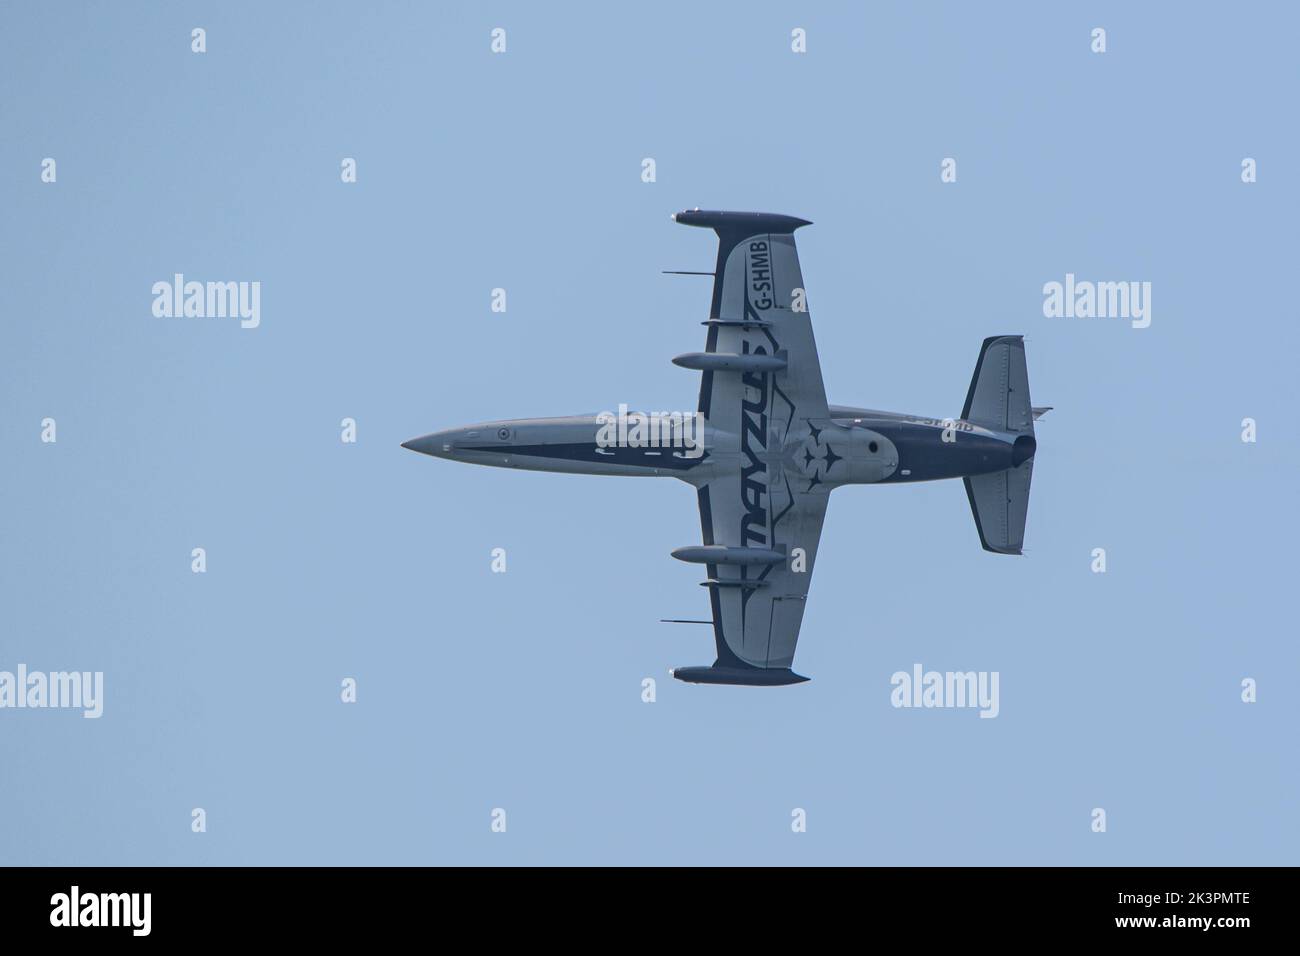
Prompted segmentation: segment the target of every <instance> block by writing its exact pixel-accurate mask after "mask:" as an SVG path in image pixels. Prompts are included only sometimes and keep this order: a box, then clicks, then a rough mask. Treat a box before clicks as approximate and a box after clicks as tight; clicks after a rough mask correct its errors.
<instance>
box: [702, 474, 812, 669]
mask: <svg viewBox="0 0 1300 956" xmlns="http://www.w3.org/2000/svg"><path fill="white" fill-rule="evenodd" d="M780 480H781V487H780V488H779V489H777V490H776V491H773V492H772V493H771V494H770V495H768V496H767V497H768V501H769V505H770V508H769V510H768V512H767V513H768V517H769V522H770V524H769V528H770V532H769V535H768V538H769V541H771V543H772V545H773V546H774V550H778V551H781V550H784V551H785V555H786V560H785V561H784V562H783V563H781V564H769V565H764V566H761V567H757V566H734V565H732V566H727V565H709V566H708V573H709V580H710V581H711V582H716V583H711V584H709V585H708V587H709V597H710V603H711V606H712V609H713V634H714V640H715V642H716V644H717V652H718V660H717V664H716V665H715V666H720V667H736V668H743V667H756V668H764V669H769V668H779V669H787V670H788V669H789V668H790V667H791V665H792V664H793V662H794V649H795V644H796V643H798V640H799V626H800V625H801V624H802V622H803V612H804V604H805V601H806V599H807V597H808V586H809V584H810V583H811V582H812V573H813V566H814V564H815V562H816V559H817V545H818V542H819V541H820V539H821V533H822V521H823V519H824V518H825V516H826V503H827V501H828V500H829V497H830V496H829V495H827V494H816V493H802V492H799V491H797V490H794V488H793V484H792V483H789V482H787V480H786V479H785V477H784V475H782V476H781V479H780ZM737 491H738V489H737V487H736V482H735V480H734V479H730V480H729V479H722V478H719V479H715V480H713V481H712V482H709V483H708V484H707V485H705V486H704V487H702V488H700V490H699V499H700V523H701V525H702V530H703V533H704V543H705V544H722V545H730V546H740V545H741V542H742V541H744V540H746V538H747V536H748V535H747V532H748V531H749V530H750V525H748V524H747V521H748V520H749V519H750V518H752V512H751V511H750V510H748V509H746V508H745V507H744V504H743V502H742V500H741V497H740V495H739V494H737ZM751 544H752V541H751ZM796 549H801V551H802V557H801V556H800V553H799V552H797V551H796ZM796 567H802V568H803V570H795V568H796Z"/></svg>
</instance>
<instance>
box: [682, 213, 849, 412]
mask: <svg viewBox="0 0 1300 956" xmlns="http://www.w3.org/2000/svg"><path fill="white" fill-rule="evenodd" d="M673 219H674V220H676V221H677V222H679V223H683V224H685V225H688V226H705V227H709V228H712V229H713V230H714V231H715V232H716V233H717V234H718V259H717V267H716V268H715V270H714V277H713V301H712V304H711V305H710V307H709V320H708V329H709V331H708V337H707V339H706V345H705V351H706V352H722V353H733V354H740V355H749V354H757V355H770V356H775V355H778V354H779V353H782V352H784V353H785V357H786V363H787V364H786V366H785V368H783V369H781V370H780V371H777V372H775V373H773V374H772V376H771V377H772V378H773V379H774V381H773V388H774V391H775V392H776V396H775V400H774V404H776V405H777V406H778V407H776V408H774V409H772V411H773V413H774V414H777V415H785V414H787V413H788V415H789V417H790V418H795V417H798V418H815V419H824V418H826V417H827V414H828V413H827V410H826V389H825V387H824V386H823V385H822V369H821V363H820V362H818V360H817V343H816V341H815V340H814V339H813V331H812V320H811V318H810V317H809V314H808V305H807V296H806V295H805V294H804V284H803V274H802V272H800V270H799V252H798V250H797V249H796V248H795V244H794V231H795V230H796V229H798V228H799V227H800V226H806V225H809V223H808V221H807V220H806V219H796V218H795V217H793V216H777V215H772V214H769V213H753V212H713V211H708V210H699V209H694V210H688V211H686V212H679V213H677V215H675V216H674V217H673ZM748 378H749V376H745V379H742V377H741V376H739V375H734V374H726V373H723V374H715V373H714V372H712V371H707V370H706V371H704V372H703V377H702V378H701V380H700V404H699V409H700V411H702V412H703V413H704V416H705V418H707V419H709V421H710V422H711V423H712V424H713V425H714V427H716V428H722V429H724V430H726V431H729V432H732V433H733V434H738V433H739V429H740V428H741V425H742V422H741V400H742V397H743V396H742V392H743V390H744V384H743V382H744V381H745V380H747V379H748Z"/></svg>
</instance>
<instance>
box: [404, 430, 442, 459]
mask: <svg viewBox="0 0 1300 956" xmlns="http://www.w3.org/2000/svg"><path fill="white" fill-rule="evenodd" d="M445 444H450V441H449V439H448V438H447V433H446V432H433V433H431V434H428V435H421V436H420V437H419V438H412V439H410V440H408V441H404V442H402V447H403V448H409V449H411V451H418V452H419V453H420V454H421V455H433V456H434V457H436V458H442V457H445V456H446V455H447V452H446V451H444V450H443V446H444V445H445Z"/></svg>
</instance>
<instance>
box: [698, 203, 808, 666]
mask: <svg viewBox="0 0 1300 956" xmlns="http://www.w3.org/2000/svg"><path fill="white" fill-rule="evenodd" d="M674 219H676V221H677V222H679V223H683V224H685V225H692V226H704V227H708V228H712V229H713V230H714V231H715V232H716V233H717V235H718V257H717V266H716V269H715V272H714V281H713V300H712V303H711V306H710V309H709V322H708V329H709V331H708V338H707V342H706V351H707V352H716V353H735V354H739V355H769V356H779V357H783V358H784V359H785V361H786V364H785V367H784V368H781V369H778V370H776V371H756V372H745V373H743V374H742V373H735V372H716V373H715V372H712V371H707V370H706V371H704V372H703V373H702V378H701V381H700V403H699V408H700V411H702V412H703V413H704V415H705V417H706V418H707V419H708V420H709V423H710V424H711V425H712V426H713V427H714V428H715V429H720V430H722V431H724V432H726V433H729V434H731V435H734V436H737V440H738V442H739V449H738V454H739V464H740V467H739V469H738V470H737V471H735V472H732V473H729V474H724V475H722V476H720V477H716V478H713V479H711V480H710V481H708V482H707V483H705V484H704V485H702V486H700V487H699V506H700V522H701V525H702V531H703V537H704V543H705V544H706V545H723V546H726V547H733V548H762V549H770V550H773V551H779V552H783V553H784V555H785V560H784V561H783V562H782V563H777V564H765V565H761V566H760V565H730V564H717V565H715V564H710V565H708V566H707V567H708V576H709V581H708V582H707V586H708V588H709V592H710V601H711V605H712V610H713V627H714V638H715V641H716V643H717V653H718V659H717V661H716V662H715V664H714V665H713V667H711V668H687V669H684V671H685V672H686V673H684V672H683V671H675V672H674V673H675V674H676V676H678V677H681V678H682V679H683V680H698V681H702V682H718V683H741V684H747V683H793V682H795V681H800V680H804V678H802V677H799V676H798V675H796V674H794V673H793V672H792V671H791V670H790V667H791V663H792V662H793V660H794V651H795V644H796V643H797V642H798V639H799V627H800V624H801V623H802V621H803V612H804V603H805V600H806V598H807V596H808V586H809V583H810V582H811V579H812V572H813V565H814V562H815V561H816V556H817V545H818V542H819V540H820V538H821V530H822V520H823V518H824V517H825V514H826V502H827V497H828V496H827V494H826V493H825V489H817V490H816V491H813V492H800V491H798V490H797V488H796V487H795V486H796V485H797V484H798V483H797V482H795V481H793V478H792V476H791V477H788V476H787V475H786V474H785V471H784V468H783V466H782V463H781V455H782V449H783V446H784V443H785V440H786V436H787V434H788V433H791V432H792V431H793V430H794V429H796V428H806V427H807V421H808V420H809V419H813V420H819V421H820V420H823V419H826V418H827V417H828V415H829V413H828V410H827V406H826V391H825V388H824V386H823V384H822V373H821V364H820V363H819V361H818V359H817V343H816V341H815V340H814V338H813V330H812V321H811V318H810V316H809V313H808V310H807V298H806V295H805V293H804V284H803V274H802V272H801V270H800V268H799V254H798V250H797V249H796V248H795V241H794V231H795V230H796V229H798V228H799V227H800V226H805V225H808V223H807V221H806V220H803V219H796V218H794V217H791V216H777V215H770V214H766V213H737V212H712V211H701V210H692V211H688V212H683V213H678V214H677V215H676V216H675V217H674Z"/></svg>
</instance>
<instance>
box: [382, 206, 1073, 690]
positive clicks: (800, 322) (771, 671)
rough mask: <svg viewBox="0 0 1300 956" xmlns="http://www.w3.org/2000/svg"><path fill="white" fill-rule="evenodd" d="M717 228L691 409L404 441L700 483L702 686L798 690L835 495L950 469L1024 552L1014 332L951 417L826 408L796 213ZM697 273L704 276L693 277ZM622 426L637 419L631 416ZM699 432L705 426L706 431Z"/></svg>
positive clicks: (1023, 377)
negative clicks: (809, 607) (706, 648)
mask: <svg viewBox="0 0 1300 956" xmlns="http://www.w3.org/2000/svg"><path fill="white" fill-rule="evenodd" d="M673 219H674V220H676V221H677V222H679V223H682V224H683V225H687V226H703V227H706V228H709V229H712V230H714V232H716V233H717V236H718V258H717V266H716V267H715V270H714V272H713V273H712V275H713V301H712V305H711V306H710V308H709V318H708V319H707V320H706V321H705V322H704V323H702V324H703V325H705V326H706V327H707V329H708V332H707V336H706V339H705V348H704V351H703V352H689V353H687V354H685V355H679V356H677V357H676V358H675V359H673V362H674V363H675V364H677V365H679V366H682V367H683V368H688V369H695V370H697V371H699V372H700V373H701V381H700V398H699V412H698V414H697V415H686V416H682V415H676V416H669V417H668V419H667V423H666V424H665V420H664V419H663V418H661V417H658V416H647V415H631V416H624V415H622V414H620V416H619V420H618V421H617V422H614V421H612V420H611V416H608V415H601V416H582V417H573V418H521V419H513V420H510V421H500V422H486V423H484V424H481V425H470V426H468V427H465V428H454V429H450V430H447V431H440V432H434V433H432V434H429V435H424V436H422V437H420V438H413V439H411V440H410V441H407V442H403V443H402V447H403V448H410V449H411V450H413V451H418V452H421V453H423V454H426V455H433V456H435V457H438V458H450V459H452V460H454V461H463V462H469V463H471V464H477V465H495V466H497V467H504V468H520V469H526V470H533V471H558V472H571V473H576V474H589V475H643V476H655V475H662V476H671V477H674V478H680V479H681V480H682V481H685V482H687V483H688V484H690V485H692V486H694V487H695V489H696V492H697V495H698V499H699V508H700V524H701V529H702V538H703V540H702V543H700V544H696V545H689V546H687V547H682V548H678V549H677V550H676V551H674V552H673V557H675V558H678V559H679V560H682V561H688V562H692V563H694V564H699V565H702V566H703V568H704V570H705V580H704V581H703V582H702V583H703V586H704V587H706V588H707V589H708V594H709V603H710V607H711V609H712V620H711V621H705V622H702V623H711V624H712V625H713V637H714V642H715V643H716V645H717V659H716V660H715V661H714V662H713V663H712V664H711V665H709V666H707V667H679V668H675V669H674V670H673V671H672V674H673V676H674V677H676V678H678V679H679V680H683V681H690V682H693V683H701V684H752V685H768V686H770V685H782V684H795V683H799V682H801V681H805V680H807V679H808V678H806V677H803V676H801V675H799V674H796V673H795V672H794V671H793V670H792V669H791V667H792V664H793V662H794V650H795V643H796V642H797V641H798V639H799V626H800V623H801V622H802V620H803V611H804V602H805V600H806V599H807V596H808V585H809V582H810V581H811V580H812V572H813V567H814V565H815V562H816V557H817V543H818V539H819V538H820V537H821V530H822V520H823V518H824V517H825V514H826V502H827V500H828V499H829V497H830V492H831V491H833V490H834V489H836V488H839V487H841V486H842V485H858V484H886V483H894V482H909V481H933V480H935V479H939V478H961V479H962V481H963V482H964V483H965V486H966V496H967V498H968V499H969V501H970V507H971V513H972V514H973V515H974V517H975V528H976V531H977V532H978V533H979V539H980V543H981V544H982V545H983V546H984V548H985V550H987V551H993V552H997V553H999V554H1020V553H1021V545H1022V543H1023V540H1024V533H1025V514H1026V511H1027V508H1028V505H1029V482H1030V478H1031V476H1032V473H1033V459H1034V452H1035V450H1036V448H1037V444H1036V442H1035V439H1034V420H1035V419H1037V418H1038V417H1039V416H1040V415H1041V414H1043V413H1044V412H1046V411H1047V409H1046V408H1034V407H1033V406H1032V405H1031V404H1030V400H1029V378H1028V374H1027V372H1026V368H1025V347H1024V341H1023V338H1022V337H1021V336H1019V335H997V336H993V337H992V338H987V339H985V340H984V343H983V345H981V346H980V351H979V360H978V362H977V363H976V365H975V374H974V376H973V377H972V379H971V383H970V389H969V391H968V392H967V393H966V404H965V406H964V407H963V408H962V412H961V417H960V418H958V419H933V418H924V417H920V416H917V415H903V414H898V413H895V412H881V411H873V410H871V409H866V408H852V407H848V406H844V405H828V404H827V402H826V391H825V389H824V387H823V386H822V373H821V365H820V363H819V362H818V359H817V346H816V343H815V342H814V340H813V330H812V323H811V320H810V319H809V315H808V311H807V308H806V305H805V298H804V284H803V277H802V275H801V274H800V271H799V256H798V253H797V251H796V250H795V242H794V232H795V230H796V229H799V228H800V227H801V226H807V225H810V223H809V222H808V221H807V220H804V219H796V218H794V217H792V216H778V215H771V214H767V213H752V212H710V211H707V210H700V209H693V210H689V211H687V212H680V213H678V214H677V215H675V216H673ZM704 274H705V275H708V274H709V273H704ZM628 420H630V422H631V424H630V425H629V424H628ZM700 426H702V427H700Z"/></svg>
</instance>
